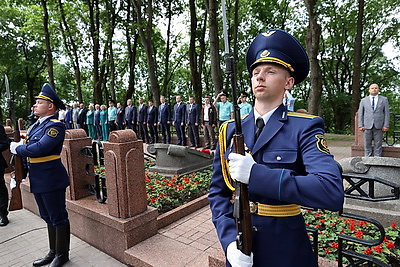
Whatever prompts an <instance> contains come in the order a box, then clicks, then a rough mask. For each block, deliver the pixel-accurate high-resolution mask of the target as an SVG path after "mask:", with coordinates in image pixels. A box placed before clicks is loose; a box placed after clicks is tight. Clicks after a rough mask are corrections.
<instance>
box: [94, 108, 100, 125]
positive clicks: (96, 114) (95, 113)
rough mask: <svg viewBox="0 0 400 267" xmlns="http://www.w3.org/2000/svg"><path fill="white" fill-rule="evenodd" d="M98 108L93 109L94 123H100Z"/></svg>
mask: <svg viewBox="0 0 400 267" xmlns="http://www.w3.org/2000/svg"><path fill="white" fill-rule="evenodd" d="M100 112H101V110H100V109H97V110H95V111H94V125H100Z"/></svg>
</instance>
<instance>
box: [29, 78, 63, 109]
mask: <svg viewBox="0 0 400 267" xmlns="http://www.w3.org/2000/svg"><path fill="white" fill-rule="evenodd" d="M35 98H36V99H44V100H47V101H50V102H51V103H53V104H54V105H55V106H56V107H57V108H59V109H65V105H64V103H63V102H62V101H61V99H60V98H59V97H58V95H57V93H56V91H55V90H54V89H53V87H51V85H50V84H48V83H45V84H43V86H42V90H41V92H40V94H39V95H38V96H36V97H35Z"/></svg>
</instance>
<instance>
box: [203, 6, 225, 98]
mask: <svg viewBox="0 0 400 267" xmlns="http://www.w3.org/2000/svg"><path fill="white" fill-rule="evenodd" d="M205 4H206V9H207V12H208V15H209V20H208V28H209V35H210V36H209V38H210V60H211V77H212V80H213V84H214V91H215V94H217V93H218V92H219V91H221V90H222V88H223V82H222V81H223V79H222V75H221V69H220V56H219V37H218V19H217V14H218V13H217V10H218V1H217V0H205Z"/></svg>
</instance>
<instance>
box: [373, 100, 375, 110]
mask: <svg viewBox="0 0 400 267" xmlns="http://www.w3.org/2000/svg"><path fill="white" fill-rule="evenodd" d="M372 110H375V97H372Z"/></svg>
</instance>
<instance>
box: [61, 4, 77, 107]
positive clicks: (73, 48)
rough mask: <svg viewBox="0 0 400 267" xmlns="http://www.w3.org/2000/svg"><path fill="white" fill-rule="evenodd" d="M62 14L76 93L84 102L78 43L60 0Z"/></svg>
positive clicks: (62, 24) (65, 43) (63, 32)
mask: <svg viewBox="0 0 400 267" xmlns="http://www.w3.org/2000/svg"><path fill="white" fill-rule="evenodd" d="M58 5H59V9H60V14H61V21H60V29H61V33H62V36H63V39H64V45H65V50H66V53H67V54H68V56H69V58H70V60H71V64H72V66H73V68H74V74H75V82H76V95H77V97H78V101H79V103H82V102H83V97H82V88H81V68H80V64H79V57H78V46H77V45H76V43H75V41H74V38H73V36H72V32H71V30H70V28H69V26H68V23H67V19H66V17H65V11H64V6H63V4H62V1H61V0H59V1H58Z"/></svg>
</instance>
